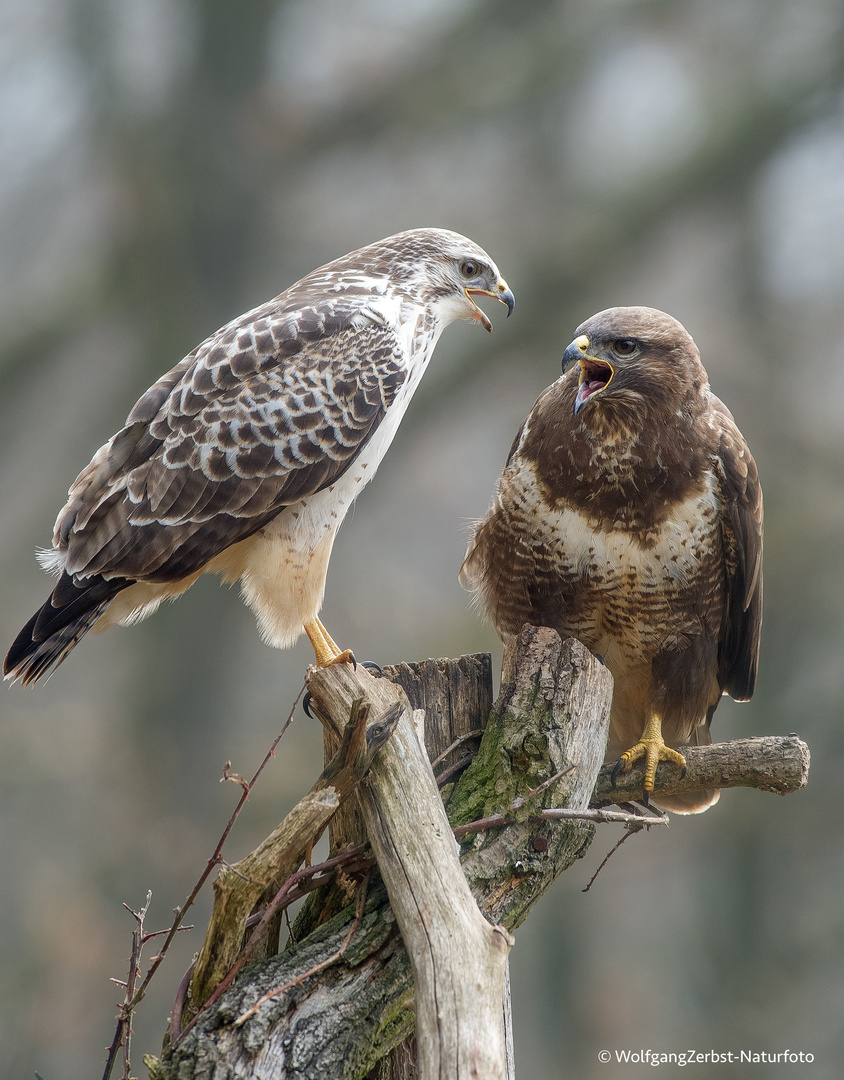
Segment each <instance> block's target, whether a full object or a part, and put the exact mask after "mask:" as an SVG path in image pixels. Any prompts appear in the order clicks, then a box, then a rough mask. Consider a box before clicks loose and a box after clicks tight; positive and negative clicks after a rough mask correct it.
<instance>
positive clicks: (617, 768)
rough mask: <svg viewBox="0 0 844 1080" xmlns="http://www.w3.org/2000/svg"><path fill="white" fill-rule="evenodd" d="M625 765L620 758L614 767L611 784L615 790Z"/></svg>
mask: <svg viewBox="0 0 844 1080" xmlns="http://www.w3.org/2000/svg"><path fill="white" fill-rule="evenodd" d="M623 764H624V762H623V761H622V760H621V758H619V759H618V761H617V762H616V763H615V765H613V767H612V772H611V773H610V784H611V785H612V787H613V790H615V781H616V778H617V776H618V774H619V773H620V772H621V767H622V765H623Z"/></svg>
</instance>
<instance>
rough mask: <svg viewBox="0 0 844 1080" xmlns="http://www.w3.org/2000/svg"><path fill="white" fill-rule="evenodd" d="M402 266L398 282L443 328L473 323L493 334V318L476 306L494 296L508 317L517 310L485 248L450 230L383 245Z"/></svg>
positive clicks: (420, 232) (415, 233) (396, 272)
mask: <svg viewBox="0 0 844 1080" xmlns="http://www.w3.org/2000/svg"><path fill="white" fill-rule="evenodd" d="M382 243H383V244H384V245H389V246H390V248H391V249H392V251H391V253H392V255H393V257H394V259H395V257H396V256H397V255H400V258H399V260H397V261H398V262H399V265H397V266H394V269H393V272H392V277H393V280H397V281H401V283H402V286H403V288H404V290H405V291H406V292H407V293H409V294H410V295H412V296H413V297H415V298H417V299H418V300H421V301H422V302H423V303H424V304H426V305H427V306H430V307H431V308H432V309H433V311H434V312H435V314H436V316H437V318H438V319H439V320H440V321H441V323H442V324H443V325H446V324H448V323H450V322H453V321H454V320H456V319H474V320H476V321H477V322H479V323H480V324H481V326H483V327H484V329H486V330H492V323H491V322H490V319H489V317H488V316H487V315H486V314H485V313H484V312H483V311H482V310H481V309H480V308H479V307H478V305H477V304H476V303H475V301H474V299H473V298H474V297H475V296H491V297H493V298H494V299H495V300H499V301H500V302H501V303H502V304H506V305H507V315H508V317H509V316H510V315H511V314H512V312H513V308H514V307H515V305H516V298H515V297H514V296H513V293H512V291H511V290H510V288H509V286H508V285H507V282H506V281H505V280H504V278H503V277H502V276H501V273H500V271H499V269H498V267H497V266H496V265H495V263H494V262H493V261H492V259H491V258H490V257H489V255H487V253H486V252H485V251H484V250H483V248H481V247H478V245H477V244H475V243H473V242H472V241H471V240H469V239H467V238H466V237H465V236H461V235H460V234H459V233H455V232H450V231H449V230H448V229H412V230H411V231H409V232H405V233H399V234H398V235H397V236H393V237H389V239H388V240H385V241H382Z"/></svg>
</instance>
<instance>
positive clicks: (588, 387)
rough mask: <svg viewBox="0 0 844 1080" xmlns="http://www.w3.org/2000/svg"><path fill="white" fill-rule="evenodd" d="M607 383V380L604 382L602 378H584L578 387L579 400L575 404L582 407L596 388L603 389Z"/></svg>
mask: <svg viewBox="0 0 844 1080" xmlns="http://www.w3.org/2000/svg"><path fill="white" fill-rule="evenodd" d="M606 385H607V384H606V380H604V381H603V382H602V381H601V380H600V379H592V380H591V381H590V380H587V379H584V380H583V382H582V383H581V384H580V386H579V387H578V388H577V400H576V402H575V404H576V405H577V406H578V407H580V406H581V405H582V404H583V402H584V401H585V400H586V399H587V398H588V397H589V396H590V395H591V394H594V393H595V391H596V390H601V389H603V387H605V386H606Z"/></svg>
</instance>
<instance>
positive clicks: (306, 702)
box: [302, 690, 314, 720]
mask: <svg viewBox="0 0 844 1080" xmlns="http://www.w3.org/2000/svg"><path fill="white" fill-rule="evenodd" d="M302 709H303V711H304V713H305V716H309V717H310V718H311V720H313V719H314V714H313V713H312V712H311V692H310V690H306V691H305V696H304V697H303V698H302Z"/></svg>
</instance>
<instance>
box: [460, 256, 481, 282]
mask: <svg viewBox="0 0 844 1080" xmlns="http://www.w3.org/2000/svg"><path fill="white" fill-rule="evenodd" d="M480 272H481V266H480V263H476V262H472V260H471V259H467V260H466V261H465V262H462V263H461V264H460V273H461V274H462V275H463V277H464V278H473V277H477V276H478V274H480Z"/></svg>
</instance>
